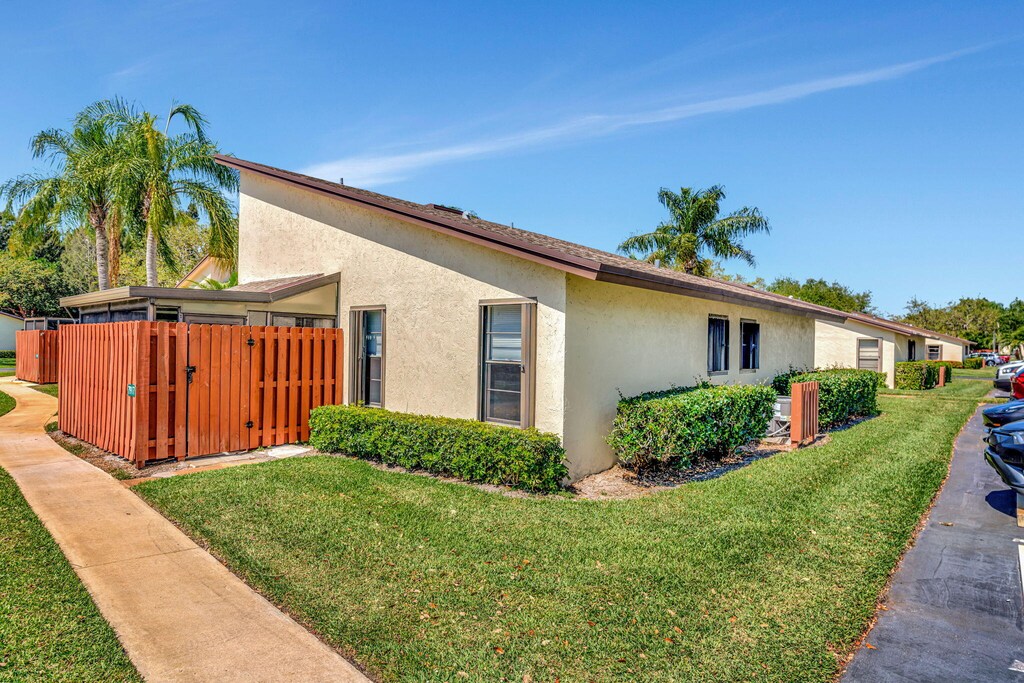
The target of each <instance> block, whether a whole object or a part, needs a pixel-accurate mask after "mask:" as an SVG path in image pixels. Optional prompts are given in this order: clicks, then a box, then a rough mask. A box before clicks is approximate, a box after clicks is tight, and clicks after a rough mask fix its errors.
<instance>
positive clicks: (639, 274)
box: [217, 156, 845, 321]
mask: <svg viewBox="0 0 1024 683" xmlns="http://www.w3.org/2000/svg"><path fill="white" fill-rule="evenodd" d="M217 160H218V161H219V162H220V163H222V164H224V165H225V166H230V167H232V168H236V169H239V170H243V171H249V172H252V173H257V174H259V175H262V176H264V177H268V178H272V179H275V180H278V181H281V182H284V183H288V184H290V185H293V186H297V187H302V188H304V189H307V190H310V191H312V192H316V193H319V194H324V195H328V196H331V197H334V198H337V199H341V200H343V201H347V202H350V203H354V204H358V205H361V206H363V207H365V208H369V209H371V210H377V211H383V212H386V213H389V214H391V215H395V216H398V217H400V218H402V219H404V220H406V221H408V222H412V223H416V224H418V225H422V226H425V227H428V228H430V229H433V230H437V231H439V232H443V233H445V234H449V235H453V236H455V237H459V238H461V239H465V240H467V241H470V242H474V243H476V244H482V245H484V246H488V247H490V248H493V249H498V250H500V251H504V252H506V253H511V254H515V255H517V256H520V257H522V258H526V259H529V260H532V261H536V262H539V263H544V264H545V265H549V266H552V267H554V268H558V269H560V270H564V271H566V272H570V273H573V274H576V275H580V276H582V277H586V278H589V279H592V280H600V281H603V282H614V283H617V284H623V285H630V286H633V287H643V288H646V289H653V290H658V291H665V292H672V293H675V294H683V295H686V296H694V297H698V298H703V299H715V300H722V301H731V302H734V303H735V302H741V303H745V304H747V305H751V306H756V307H759V308H766V309H769V310H779V311H783V312H786V313H795V314H800V315H805V316H809V317H815V318H823V319H827V320H835V321H842V320H845V314H844V313H842V312H840V311H836V310H834V309H831V308H827V307H825V306H817V305H815V304H810V303H807V302H805V301H800V300H799V299H793V298H790V297H785V296H781V295H779V294H774V293H771V292H765V291H762V290H759V289H755V288H753V287H750V286H748V285H744V284H740V283H736V282H727V281H723V280H716V279H714V278H706V277H699V276H696V275H689V274H687V273H684V272H681V271H677V270H670V269H668V268H659V267H657V266H655V265H653V264H650V263H647V262H645V261H638V260H635V259H631V258H627V257H625V256H620V255H619V254H612V253H609V252H606V251H601V250H599V249H593V248H591V247H585V246H583V245H581V244H575V243H573V242H567V241H565V240H560V239H558V238H556V237H551V236H549V235H543V234H541V233H537V232H530V231H529V230H522V229H520V228H514V227H512V226H509V225H502V224H501V223H492V222H491V221H485V220H483V219H481V218H475V217H468V216H465V215H462V216H460V215H459V214H457V213H453V212H452V211H451V210H449V209H446V208H438V207H437V206H436V205H430V204H417V203H416V202H410V201H407V200H404V199H398V198H397V197H389V196H388V195H383V194H380V193H377V192H371V191H369V190H363V189H359V188H355V187H351V186H349V185H341V184H339V183H332V182H330V181H327V180H323V179H321V178H314V177H312V176H307V175H303V174H301V173H295V172H292V171H285V170H283V169H280V168H274V167H273V166H266V165H264V164H257V163H255V162H252V161H244V160H242V159H237V158H235V157H228V156H218V157H217Z"/></svg>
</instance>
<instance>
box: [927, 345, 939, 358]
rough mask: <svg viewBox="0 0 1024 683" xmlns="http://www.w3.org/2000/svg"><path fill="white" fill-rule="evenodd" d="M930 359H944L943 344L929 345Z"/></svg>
mask: <svg viewBox="0 0 1024 683" xmlns="http://www.w3.org/2000/svg"><path fill="white" fill-rule="evenodd" d="M928 360H942V347H941V346H929V347H928Z"/></svg>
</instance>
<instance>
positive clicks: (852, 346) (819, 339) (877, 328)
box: [814, 313, 971, 387]
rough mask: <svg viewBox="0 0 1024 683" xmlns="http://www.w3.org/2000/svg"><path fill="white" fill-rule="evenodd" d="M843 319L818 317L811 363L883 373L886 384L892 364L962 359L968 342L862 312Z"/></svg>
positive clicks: (892, 371)
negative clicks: (839, 320) (841, 320)
mask: <svg viewBox="0 0 1024 683" xmlns="http://www.w3.org/2000/svg"><path fill="white" fill-rule="evenodd" d="M843 315H845V316H846V321H845V322H838V321H836V320H824V319H822V320H818V322H817V323H816V325H815V343H814V365H815V367H818V368H828V367H844V368H861V369H864V370H877V371H879V372H884V373H885V376H886V378H887V382H888V384H889V386H890V387H892V386H893V381H894V378H895V373H896V363H899V362H902V361H912V360H949V361H963V360H964V358H965V356H966V354H967V351H968V349H969V348H970V344H971V343H970V342H969V341H967V340H966V339H960V338H958V337H952V336H950V335H946V334H941V333H939V332H933V331H931V330H926V329H923V328H919V327H914V326H913V325H907V324H905V323H899V322H895V321H892V320H886V319H885V318H879V317H878V316H874V315H868V314H866V313H844V314H843Z"/></svg>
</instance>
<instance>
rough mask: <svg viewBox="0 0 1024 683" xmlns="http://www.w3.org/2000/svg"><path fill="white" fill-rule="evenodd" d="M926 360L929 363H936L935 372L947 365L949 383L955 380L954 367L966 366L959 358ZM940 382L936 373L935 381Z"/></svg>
mask: <svg viewBox="0 0 1024 683" xmlns="http://www.w3.org/2000/svg"><path fill="white" fill-rule="evenodd" d="M924 362H925V363H928V364H929V365H934V366H935V372H938V371H939V370H938V369H939V368H941V367H942V366H945V367H946V384H949V383H950V382H952V381H953V370H954V368H962V367H963V366H964V364H963V363H961V362H960V361H958V360H926V361H924ZM938 382H939V376H938V375H935V383H936V384H938Z"/></svg>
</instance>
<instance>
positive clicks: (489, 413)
mask: <svg viewBox="0 0 1024 683" xmlns="http://www.w3.org/2000/svg"><path fill="white" fill-rule="evenodd" d="M535 308H536V305H535V304H533V303H508V304H505V303H495V304H485V305H483V306H481V312H480V326H481V332H480V334H481V339H480V347H481V368H480V419H481V420H483V421H484V422H497V423H500V424H507V425H515V426H520V427H528V426H530V425H531V424H532V422H533V415H532V413H533V410H532V400H533V397H532V393H533V391H532V389H533V388H532V378H533V367H532V365H533V348H534V347H533V319H534V311H535Z"/></svg>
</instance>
